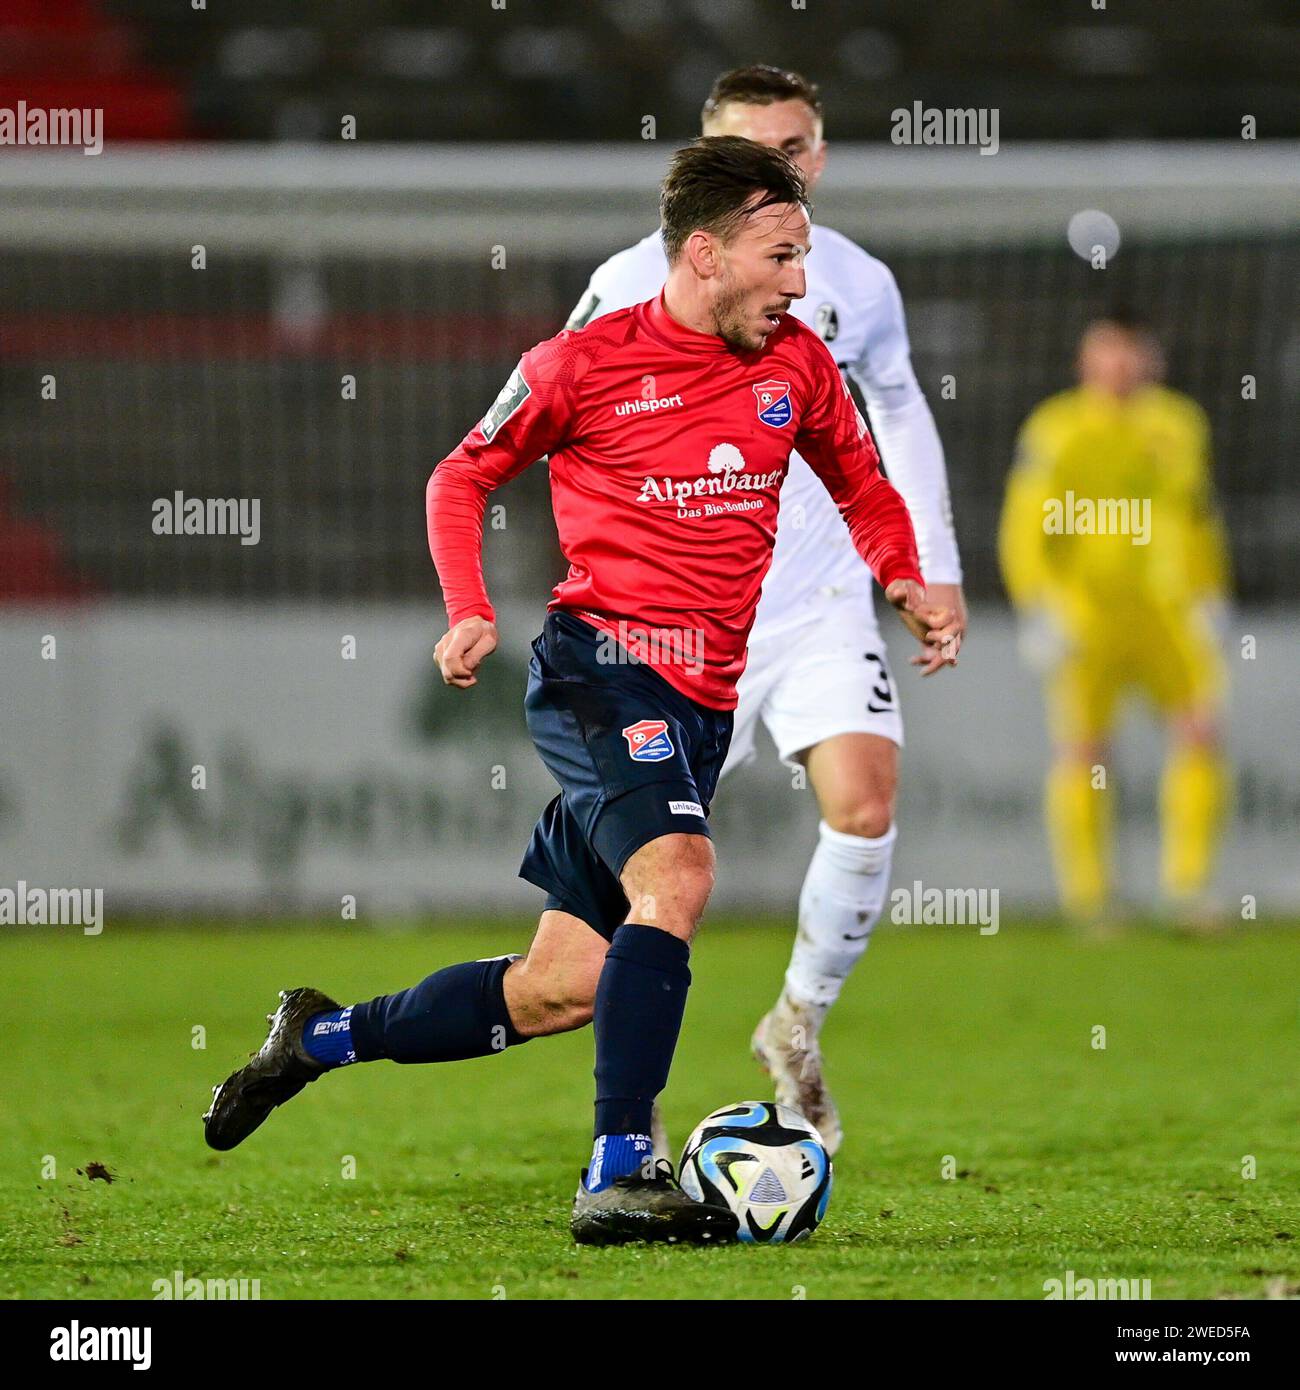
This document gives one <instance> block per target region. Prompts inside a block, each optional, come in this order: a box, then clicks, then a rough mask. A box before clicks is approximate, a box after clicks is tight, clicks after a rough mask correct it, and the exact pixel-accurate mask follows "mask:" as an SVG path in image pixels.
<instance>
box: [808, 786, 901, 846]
mask: <svg viewBox="0 0 1300 1390" xmlns="http://www.w3.org/2000/svg"><path fill="white" fill-rule="evenodd" d="M823 819H824V820H825V821H826V824H827V825H829V826H830V828H831V829H832V830H838V831H839V833H840V834H841V835H856V836H857V837H858V838H859V839H862V840H878V839H880V837H881V836H882V835H887V834H888V833H889V827H890V826H891V825H893V823H894V798H893V796H892V795H890V796H881V795H873V796H864V797H862V798H861V799H860V800H857V801H852V802H850V803H849V804H848V805H846V806H842V807H836V808H834V809H832V810H830V811H829V813H828V814H827V815H826V816H825V817H824V818H823Z"/></svg>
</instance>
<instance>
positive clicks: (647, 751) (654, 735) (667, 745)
mask: <svg viewBox="0 0 1300 1390" xmlns="http://www.w3.org/2000/svg"><path fill="white" fill-rule="evenodd" d="M623 737H624V738H625V739H627V751H628V753H629V754H630V755H631V758H632V761H633V762H634V763H661V762H663V760H664V759H665V758H671V757H672V755H673V741H672V739H671V738H669V736H668V725H667V723H666V722H665V721H664V720H662V719H639V720H638V721H637V722H636V723H635V724H629V725H628V726H627V728H626V729H624V730H623Z"/></svg>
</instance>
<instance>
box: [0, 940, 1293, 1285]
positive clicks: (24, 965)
mask: <svg viewBox="0 0 1300 1390" xmlns="http://www.w3.org/2000/svg"><path fill="white" fill-rule="evenodd" d="M530 930H531V928H530V925H529V924H527V923H524V922H521V921H512V922H506V923H504V924H497V925H496V926H495V927H492V928H491V929H488V928H484V929H482V930H473V931H467V930H456V931H450V930H447V931H443V930H438V931H434V930H431V929H423V930H419V931H414V930H412V931H409V932H383V933H380V932H373V931H367V930H363V929H360V928H353V929H351V930H342V929H340V928H338V927H315V926H310V925H303V926H295V927H283V926H276V927H265V928H257V929H252V928H249V929H245V930H202V929H197V928H195V927H193V926H185V927H176V928H174V929H171V930H166V931H148V930H126V929H122V928H118V929H117V930H116V931H115V930H114V929H113V927H112V925H111V924H110V926H109V928H108V930H106V931H105V933H104V935H103V936H101V937H98V938H82V937H75V938H73V937H72V936H70V935H68V929H57V928H46V929H44V930H43V931H42V930H40V929H38V930H36V931H29V932H27V933H23V934H17V933H12V932H11V933H10V934H8V935H7V936H6V938H5V939H4V940H3V941H0V962H2V963H3V971H2V977H3V980H4V995H5V1004H6V1008H5V1037H4V1043H3V1046H2V1047H0V1075H2V1076H3V1085H2V1086H0V1096H2V1097H3V1107H4V1112H5V1123H4V1125H3V1127H2V1128H0V1295H3V1296H5V1297H22V1298H33V1297H36V1298H49V1297H73V1298H78V1299H81V1298H88V1297H90V1298H94V1297H105V1298H107V1297H116V1298H143V1299H148V1298H152V1297H153V1296H154V1287H153V1286H154V1281H156V1280H166V1281H168V1282H169V1283H170V1282H171V1281H172V1280H173V1277H174V1272H175V1271H178V1270H179V1271H182V1273H183V1276H184V1277H187V1278H195V1277H197V1278H201V1279H214V1278H220V1279H249V1280H252V1279H256V1280H258V1281H259V1292H260V1296H261V1297H262V1298H264V1299H270V1298H317V1297H325V1298H328V1297H373V1298H502V1297H504V1298H510V1299H523V1298H598V1299H607V1298H623V1297H647V1298H729V1299H735V1298H779V1299H789V1298H798V1297H806V1298H809V1299H821V1298H862V1297H870V1298H950V1297H959V1298H972V1297H974V1298H1033V1299H1038V1298H1042V1297H1043V1292H1044V1281H1045V1280H1048V1279H1052V1278H1062V1279H1063V1278H1064V1277H1065V1274H1066V1271H1067V1270H1073V1271H1074V1273H1075V1277H1076V1279H1082V1278H1128V1279H1150V1280H1151V1291H1152V1295H1153V1297H1155V1298H1168V1297H1190V1298H1209V1297H1214V1296H1220V1295H1239V1296H1247V1297H1264V1296H1268V1295H1272V1296H1277V1295H1278V1294H1279V1293H1282V1294H1286V1293H1291V1294H1294V1293H1296V1292H1300V1287H1298V1286H1300V1255H1298V1254H1297V1248H1296V1247H1297V1244H1300V1197H1298V1194H1300V1152H1298V1151H1297V1148H1296V1144H1295V1123H1296V1111H1297V1076H1300V1066H1298V1065H1297V1063H1298V1062H1300V1055H1298V1051H1300V1050H1298V1049H1297V1038H1296V1034H1297V991H1296V982H1297V978H1298V977H1300V970H1298V969H1297V966H1298V965H1300V930H1297V927H1296V925H1295V924H1273V925H1270V926H1263V925H1260V926H1257V927H1250V928H1242V929H1239V930H1238V931H1237V932H1235V933H1234V934H1233V935H1232V936H1230V937H1228V938H1226V939H1221V940H1193V939H1185V938H1178V937H1171V936H1168V935H1165V934H1162V933H1159V932H1156V931H1135V932H1133V933H1132V934H1130V935H1128V936H1125V937H1122V938H1120V939H1118V940H1115V941H1110V942H1107V943H1105V944H1092V943H1088V942H1084V941H1082V940H1079V939H1076V938H1073V937H1070V936H1068V935H1065V934H1063V933H1061V932H1057V931H1052V930H1048V929H1046V928H1043V927H1035V926H1033V925H1031V924H1012V925H1006V926H1004V927H1003V930H1002V931H1001V932H1000V933H999V934H998V935H996V936H989V937H980V936H978V935H976V934H974V933H972V932H968V931H966V930H964V929H956V928H951V927H950V928H937V929H906V930H899V929H894V928H884V929H881V930H880V931H878V933H877V938H876V940H875V941H874V942H873V943H872V946H871V949H870V951H869V952H868V955H867V957H866V959H865V960H864V962H863V964H862V966H861V967H860V969H859V971H858V972H857V974H856V975H855V976H854V978H853V980H852V981H851V982H850V984H849V986H848V988H847V990H846V992H845V996H844V998H843V1000H842V1001H841V1004H840V1006H839V1007H838V1008H837V1009H836V1011H835V1012H834V1014H832V1016H831V1020H830V1022H829V1024H828V1025H827V1032H826V1037H825V1045H826V1050H827V1054H828V1057H829V1072H830V1077H831V1080H832V1082H833V1084H834V1088H835V1091H836V1094H837V1096H838V1098H839V1100H840V1103H841V1107H842V1110H843V1112H844V1121H845V1129H846V1132H847V1139H846V1142H845V1146H844V1149H843V1150H842V1152H841V1155H840V1157H839V1158H837V1160H836V1165H835V1168H836V1171H835V1188H834V1192H833V1194H832V1198H831V1204H830V1210H829V1212H828V1215H827V1219H826V1222H825V1224H824V1225H823V1227H822V1229H821V1230H820V1231H819V1232H818V1233H817V1234H816V1235H815V1236H814V1237H813V1239H812V1241H811V1242H808V1243H806V1244H803V1245H798V1246H794V1247H790V1248H776V1249H765V1248H754V1247H744V1246H742V1247H729V1248H725V1249H704V1250H694V1249H677V1248H636V1247H625V1248H623V1249H607V1250H591V1249H583V1250H579V1249H578V1248H576V1247H575V1246H574V1245H573V1244H572V1243H571V1241H570V1238H569V1233H568V1222H567V1218H568V1207H569V1203H570V1201H571V1198H572V1195H573V1189H574V1186H575V1184H576V1182H577V1174H578V1169H579V1167H580V1166H581V1165H582V1164H583V1163H584V1162H585V1160H586V1157H587V1152H588V1148H589V1145H588V1136H589V1126H590V1116H591V1087H592V1082H591V1065H592V1054H591V1034H590V1031H589V1030H584V1031H583V1032H581V1033H576V1034H572V1035H569V1036H567V1037H563V1038H553V1039H544V1040H540V1041H536V1042H532V1043H529V1044H528V1045H527V1046H525V1047H522V1048H519V1049H515V1050H511V1051H510V1052H508V1053H507V1054H506V1055H505V1056H502V1057H494V1058H489V1059H483V1060H480V1061H474V1062H465V1063H457V1064H452V1065H446V1066H436V1067H434V1066H430V1067H399V1066H395V1065H392V1064H389V1063H377V1064H374V1065H368V1066H357V1067H352V1068H348V1069H346V1070H344V1071H343V1072H341V1073H338V1074H335V1075H332V1076H329V1077H326V1078H324V1079H323V1080H322V1081H321V1082H319V1083H318V1084H317V1085H315V1086H312V1087H310V1088H308V1090H307V1091H306V1092H304V1093H303V1095H302V1096H300V1097H299V1098H298V1099H297V1100H295V1101H293V1102H291V1103H290V1104H289V1105H288V1106H287V1107H286V1108H285V1109H284V1110H282V1111H279V1112H277V1113H276V1114H275V1115H273V1116H272V1118H271V1119H270V1120H269V1121H268V1122H267V1124H266V1126H265V1127H264V1128H263V1129H261V1130H260V1131H258V1133H257V1134H255V1135H254V1136H253V1137H252V1138H251V1139H250V1140H249V1141H248V1142H247V1143H246V1144H245V1145H244V1146H242V1147H241V1148H239V1149H236V1150H234V1151H233V1152H231V1153H229V1154H223V1155H217V1154H214V1153H212V1152H210V1151H209V1150H208V1149H207V1148H206V1147H205V1146H204V1144H203V1137H202V1130H201V1126H200V1123H199V1115H200V1114H201V1112H202V1111H203V1110H204V1109H205V1108H206V1105H207V1101H208V1096H209V1090H210V1088H211V1086H212V1085H213V1083H214V1082H217V1081H219V1080H221V1079H222V1078H223V1077H225V1075H226V1074H227V1072H229V1071H230V1070H231V1069H232V1068H233V1067H234V1066H235V1065H237V1064H238V1063H239V1062H240V1061H241V1060H242V1059H243V1058H244V1057H245V1056H246V1055H247V1053H248V1052H249V1051H250V1049H253V1048H255V1047H257V1046H258V1045H259V1044H260V1042H261V1039H262V1037H263V1035H264V1028H263V1024H262V1016H263V1014H265V1013H266V1012H268V1011H269V1010H270V1009H271V1008H272V1007H273V1006H274V1004H275V998H276V990H277V989H279V988H281V987H285V986H291V985H297V984H315V985H318V986H319V987H321V988H323V989H326V990H328V991H330V992H332V993H333V994H335V995H336V997H338V998H341V999H343V1000H352V999H361V998H369V997H370V996H371V995H373V994H376V993H380V992H383V991H386V990H391V989H395V988H399V987H401V986H403V985H406V984H409V983H411V982H413V981H414V980H416V979H418V978H420V977H421V976H423V975H425V974H427V973H429V972H430V971H431V970H432V969H435V968H437V967H438V966H440V965H443V964H449V963H451V962H453V961H457V960H463V959H467V958H469V957H474V956H482V955H487V954H497V953H500V952H501V951H505V950H510V949H515V950H522V949H523V948H524V947H525V946H526V943H527V940H528V937H529V935H530ZM789 944H790V937H789V929H788V927H787V926H786V925H785V924H784V923H782V922H772V923H770V924H765V925H761V926H759V925H752V924H750V925H745V926H741V925H739V924H735V923H727V922H717V921H714V922H711V923H709V924H708V925H707V926H706V928H705V930H704V932H703V933H702V935H701V937H700V940H699V942H698V945H697V948H696V951H695V956H694V961H693V968H694V973H695V985H694V988H693V989H692V992H691V998H690V1003H689V1005H688V1009H687V1016H686V1026H685V1029H684V1032H683V1037H682V1043H681V1046H680V1048H679V1050H678V1054H677V1059H676V1063H675V1065H674V1071H673V1077H672V1081H671V1083H670V1087H669V1090H668V1092H667V1093H666V1097H665V1110H666V1114H667V1118H668V1121H669V1124H670V1126H671V1128H672V1133H673V1137H674V1139H675V1140H676V1141H677V1142H679V1143H680V1141H681V1139H682V1138H684V1137H685V1135H686V1133H687V1131H688V1130H689V1129H690V1128H691V1126H693V1125H694V1124H695V1122H696V1121H697V1120H699V1119H700V1118H701V1117H702V1116H703V1115H705V1114H706V1113H707V1112H708V1111H710V1110H712V1109H714V1108H715V1107H716V1106H718V1105H721V1104H724V1103H726V1102H729V1101H734V1100H741V1099H763V1098H765V1097H766V1096H767V1095H768V1094H769V1092H768V1087H767V1084H766V1080H765V1078H763V1077H762V1076H761V1074H760V1073H759V1072H758V1071H757V1069H756V1068H755V1066H754V1065H753V1063H752V1062H751V1061H750V1060H749V1058H748V1053H747V1044H748V1038H749V1033H750V1029H751V1028H752V1026H753V1023H754V1021H755V1020H756V1018H757V1017H758V1015H759V1014H760V1013H761V1012H762V1010H763V1009H764V1008H765V1007H766V1006H767V1004H768V1003H769V1001H770V999H771V997H772V996H773V995H774V994H775V992H776V990H777V988H778V985H779V982H780V978H781V973H782V970H783V968H784V964H785V960H786V956H787V953H788V949H789ZM1099 1027H1100V1028H1103V1029H1104V1030H1105V1033H1104V1042H1105V1046H1104V1048H1103V1047H1100V1046H1097V1045H1095V1043H1097V1042H1100V1041H1101V1040H1102V1035H1101V1034H1099V1033H1096V1032H1095V1031H1094V1030H1095V1029H1097V1028H1099ZM196 1029H198V1030H201V1031H199V1032H195V1030H196ZM200 1044H202V1045H200ZM92 1165H96V1166H92ZM97 1165H103V1167H104V1168H105V1169H107V1171H108V1173H109V1174H110V1175H111V1176H112V1178H113V1181H112V1182H109V1181H106V1180H103V1179H102V1178H96V1177H93V1176H91V1175H92V1174H95V1173H97V1172H99V1168H98V1167H97ZM78 1169H80V1170H81V1171H80V1172H78V1171H77V1170H78ZM945 1172H948V1173H952V1174H955V1175H954V1176H951V1177H945V1176H944V1174H945ZM1250 1172H1253V1173H1254V1174H1255V1176H1253V1177H1250V1176H1244V1174H1247V1173H1250Z"/></svg>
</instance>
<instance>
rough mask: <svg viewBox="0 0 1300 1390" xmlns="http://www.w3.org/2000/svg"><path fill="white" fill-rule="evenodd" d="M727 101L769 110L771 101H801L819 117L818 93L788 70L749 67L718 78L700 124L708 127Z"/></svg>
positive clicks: (726, 73)
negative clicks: (764, 107) (766, 107)
mask: <svg viewBox="0 0 1300 1390" xmlns="http://www.w3.org/2000/svg"><path fill="white" fill-rule="evenodd" d="M729 101H739V102H742V103H743V104H745V105H747V106H770V105H771V104H772V103H773V102H774V101H802V102H805V103H806V104H807V105H808V106H811V107H812V109H813V111H815V112H816V114H817V115H818V117H820V116H821V114H822V99H821V93H820V92H819V91H818V90H817V84H816V83H815V82H809V81H808V79H807V78H806V77H803V76H802V75H801V74H799V73H797V72H791V71H790V70H789V69H788V68H774V67H772V66H771V64H770V63H751V64H750V65H749V66H748V67H744V68H732V69H731V71H730V72H724V73H722V75H721V76H720V77H718V78H717V79H716V80H715V82H714V84H713V88H712V90H711V91H710V92H709V95H708V96H707V97H706V98H705V101H704V109H703V110H702V111H701V112H700V124H701V125H707V124H708V123H709V121H710V120H711V119H712V118H713V117H714V116H716V115H717V113H718V111H719V110H720V109H721V108H722V107H723V106H725V105H726V104H727V103H728V102H729Z"/></svg>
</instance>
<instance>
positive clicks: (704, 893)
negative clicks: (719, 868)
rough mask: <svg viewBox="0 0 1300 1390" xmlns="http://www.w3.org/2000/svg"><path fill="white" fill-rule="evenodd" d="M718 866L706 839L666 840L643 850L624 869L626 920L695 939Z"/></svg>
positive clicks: (672, 837)
mask: <svg viewBox="0 0 1300 1390" xmlns="http://www.w3.org/2000/svg"><path fill="white" fill-rule="evenodd" d="M714 864H715V858H714V853H713V842H712V841H711V840H710V839H709V838H708V836H706V835H665V836H663V837H661V838H660V839H659V840H655V841H652V842H651V844H649V845H646V846H643V847H642V849H640V850H638V851H637V853H636V854H635V855H633V856H632V858H631V859H629V860H628V862H627V864H626V865H625V866H624V870H623V878H622V882H623V891H624V892H625V893H626V894H627V899H628V904H629V911H628V918H627V920H628V921H629V922H640V923H642V924H644V925H646V926H653V927H661V928H662V929H663V930H664V931H667V932H671V933H672V935H674V936H678V937H681V938H683V939H684V940H690V938H691V936H692V934H693V933H694V931H695V927H696V925H697V923H698V922H699V920H700V918H701V916H703V914H704V909H705V906H706V905H707V904H708V901H709V895H710V894H711V893H712V892H713V882H714Z"/></svg>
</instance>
